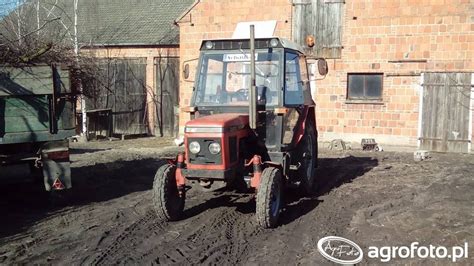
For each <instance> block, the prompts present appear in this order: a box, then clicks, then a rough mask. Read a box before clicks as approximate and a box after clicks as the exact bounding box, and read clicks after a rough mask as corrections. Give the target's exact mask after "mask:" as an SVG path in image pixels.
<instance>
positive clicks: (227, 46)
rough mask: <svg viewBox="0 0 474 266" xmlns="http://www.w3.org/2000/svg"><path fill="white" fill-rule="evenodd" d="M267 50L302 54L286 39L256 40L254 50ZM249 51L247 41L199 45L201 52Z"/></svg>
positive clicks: (215, 41)
mask: <svg viewBox="0 0 474 266" xmlns="http://www.w3.org/2000/svg"><path fill="white" fill-rule="evenodd" d="M267 48H284V49H289V50H293V51H297V52H299V53H301V54H304V51H303V47H301V46H300V45H299V44H297V43H294V42H292V41H290V40H288V39H284V38H279V37H272V38H256V39H255V49H267ZM245 49H247V50H248V49H250V40H249V39H215V40H203V41H202V43H201V49H200V50H201V51H214V50H245Z"/></svg>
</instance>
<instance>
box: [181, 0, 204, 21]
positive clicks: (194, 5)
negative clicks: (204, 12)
mask: <svg viewBox="0 0 474 266" xmlns="http://www.w3.org/2000/svg"><path fill="white" fill-rule="evenodd" d="M200 2H201V0H195V1H194V3H193V4H192V6H190V7H189V8H188V9H186V10H185V11H184V12H183V13H182V14H181V15H180V16H179V17H178V18H177V19H175V20H174V24H176V25H178V23H179V22H180V21H181V20H182V19H183V18H184V17H185V16H186V15H187V14H189V12H191V11H192V10H193V9H194V7H196V6H197V4H199V3H200Z"/></svg>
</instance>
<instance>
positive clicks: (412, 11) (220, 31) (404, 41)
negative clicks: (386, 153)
mask: <svg viewBox="0 0 474 266" xmlns="http://www.w3.org/2000/svg"><path fill="white" fill-rule="evenodd" d="M262 11H264V12H262ZM473 14H474V3H473V2H472V1H469V0H449V1H448V0H446V1H444V0H398V1H397V0H390V1H388V0H386V1H385V0H384V1H368V0H366V1H362V0H346V4H345V5H344V23H343V36H342V37H343V39H342V40H343V41H342V45H343V46H344V48H343V50H342V56H341V58H340V59H330V60H328V63H329V71H330V72H329V74H328V75H327V76H326V77H325V78H324V79H323V80H318V81H317V82H316V84H317V89H316V95H315V98H316V100H317V105H318V107H317V120H318V130H319V132H320V136H321V139H322V140H331V139H334V138H342V139H344V140H346V141H357V142H360V139H361V138H368V137H369V138H375V139H376V140H377V141H378V142H379V143H387V144H399V145H416V142H417V138H418V126H419V107H420V106H419V102H420V97H419V93H420V88H421V84H422V78H421V77H422V76H419V74H421V73H423V72H435V71H439V72H445V71H446V72H474V59H473V58H474V16H473ZM258 20H277V22H278V23H277V31H276V35H278V36H281V37H285V38H290V37H291V27H292V26H291V25H292V4H291V1H288V0H277V1H268V0H261V1H251V0H240V1H235V0H233V1H224V0H214V1H205V0H203V1H201V2H200V3H199V4H197V5H196V6H195V7H194V8H193V9H192V10H191V12H190V13H189V14H188V15H186V16H184V17H183V18H182V19H181V20H180V22H179V26H180V32H181V35H180V38H181V40H180V43H181V44H180V45H181V49H180V56H181V59H182V61H184V60H190V59H193V58H197V57H198V56H199V51H198V50H199V46H200V43H201V40H203V39H209V38H230V37H231V36H232V32H233V30H234V28H235V26H236V24H237V23H238V22H241V21H258ZM424 59H426V63H423V62H417V63H413V62H412V63H408V62H404V63H393V62H392V63H391V62H389V61H397V60H402V61H403V60H424ZM196 64H197V61H193V62H192V63H191V64H190V66H191V69H193V68H194V67H195V66H196ZM357 72H368V73H372V72H375V73H384V77H383V101H382V103H381V104H361V103H358V104H355V103H349V102H348V101H347V100H346V97H347V73H357ZM193 74H194V73H193ZM191 88H192V83H190V82H185V81H184V80H182V81H181V94H180V97H181V101H180V103H181V106H188V105H189V99H190V95H191ZM188 119H189V115H188V114H185V113H183V114H181V119H180V124H181V126H182V125H184V123H185V122H186V121H187V120H188Z"/></svg>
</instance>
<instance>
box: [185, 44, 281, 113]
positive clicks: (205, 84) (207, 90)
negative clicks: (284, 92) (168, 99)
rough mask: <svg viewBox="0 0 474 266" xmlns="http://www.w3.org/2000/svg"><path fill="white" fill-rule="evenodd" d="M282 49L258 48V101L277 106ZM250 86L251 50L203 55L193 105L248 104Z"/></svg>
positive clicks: (256, 59) (256, 67)
mask: <svg viewBox="0 0 474 266" xmlns="http://www.w3.org/2000/svg"><path fill="white" fill-rule="evenodd" d="M280 59H281V52H275V51H274V50H271V49H268V50H257V52H256V55H255V74H256V85H257V90H258V103H259V104H265V105H267V106H268V105H277V104H278V102H279V99H278V91H279V88H281V85H280V81H281V75H282V73H281V72H282V71H281V69H283V68H282V67H280ZM249 86H250V53H249V52H248V51H225V52H224V51H223V52H222V53H219V52H217V53H209V54H203V55H202V56H201V63H200V68H199V78H198V82H197V87H196V91H195V95H194V104H195V105H198V106H199V105H200V106H215V105H232V106H248V104H249V102H248V98H249Z"/></svg>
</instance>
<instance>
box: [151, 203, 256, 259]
mask: <svg viewBox="0 0 474 266" xmlns="http://www.w3.org/2000/svg"><path fill="white" fill-rule="evenodd" d="M251 201H252V196H246V197H243V198H239V199H238V201H237V202H234V203H230V204H229V205H230V206H219V207H217V208H211V209H209V210H207V211H205V212H204V213H202V214H200V215H198V216H196V217H193V218H190V219H189V221H186V222H185V224H183V225H180V226H182V227H183V226H184V228H185V230H184V231H183V234H182V235H181V236H180V237H179V238H177V239H176V240H175V241H173V242H172V243H165V244H164V245H163V246H164V247H160V248H159V249H156V251H155V252H153V253H152V254H150V255H149V258H150V259H151V260H152V263H153V264H174V263H177V264H181V263H186V264H189V263H190V264H217V263H226V264H236V263H239V262H240V260H241V258H242V257H243V256H245V254H246V253H247V252H248V247H249V245H248V239H249V238H252V237H254V236H257V235H258V234H259V233H260V232H261V229H259V228H258V227H257V224H256V223H255V222H254V220H253V212H252V208H253V207H252V202H251ZM233 204H236V205H238V206H241V207H242V209H241V210H239V207H236V208H232V207H231V206H234V205H233ZM194 225H196V227H195V228H194V229H193V228H192V226H194ZM166 247H169V248H166Z"/></svg>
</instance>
